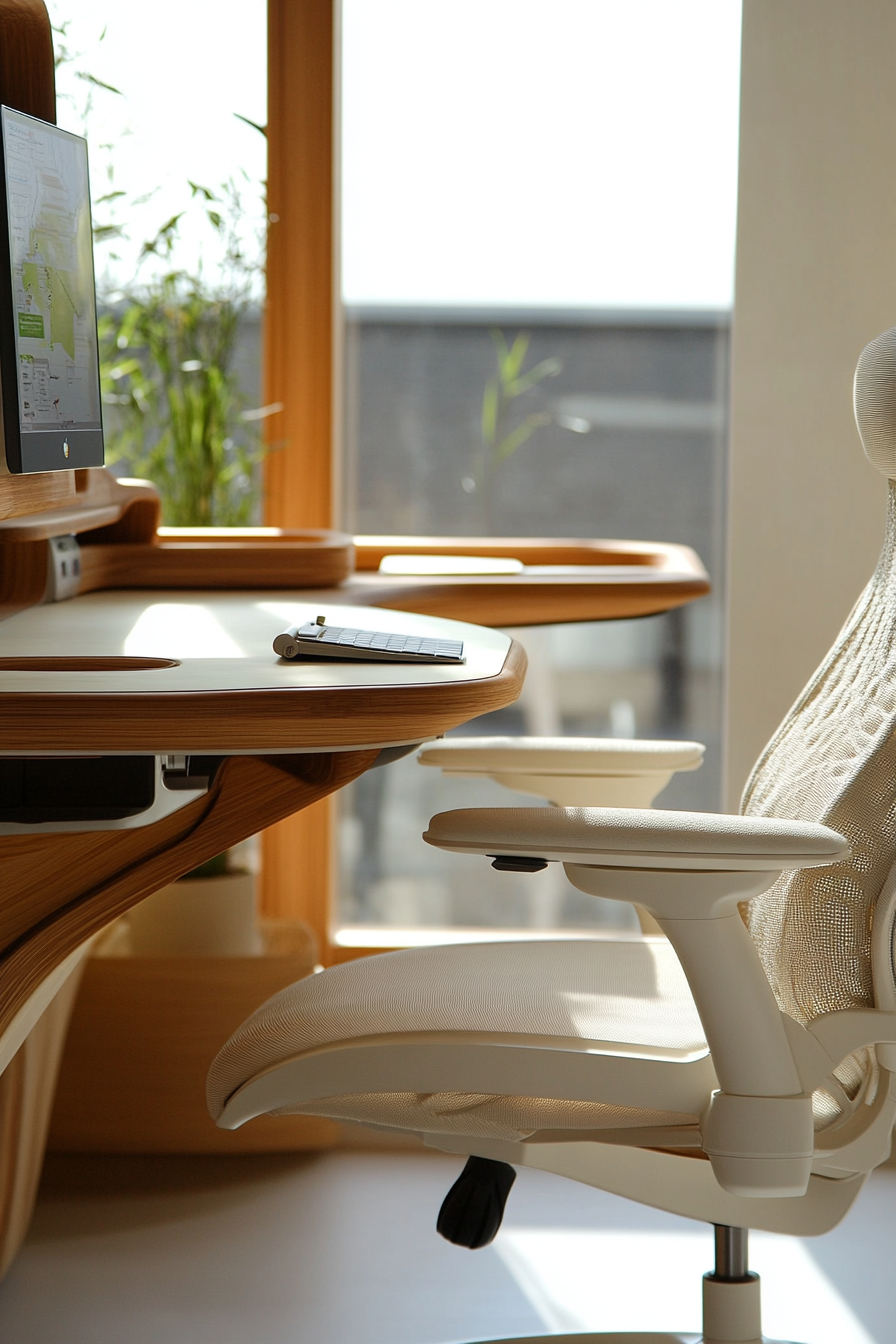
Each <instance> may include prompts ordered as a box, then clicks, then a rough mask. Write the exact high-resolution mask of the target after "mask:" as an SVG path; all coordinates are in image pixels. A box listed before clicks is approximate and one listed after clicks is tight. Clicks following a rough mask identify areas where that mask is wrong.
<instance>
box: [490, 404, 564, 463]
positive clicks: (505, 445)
mask: <svg viewBox="0 0 896 1344" xmlns="http://www.w3.org/2000/svg"><path fill="white" fill-rule="evenodd" d="M549 423H550V416H548V415H541V414H532V415H529V416H527V417H526V419H525V420H524V421H523V423H522V424H521V425H517V427H516V429H514V430H513V431H512V432H511V433H510V434H508V435H507V437H506V438H505V439H502V440H501V442H500V443H499V444H498V446H497V448H496V449H495V459H496V461H498V462H506V461H507V459H508V457H512V456H513V454H514V453H515V452H516V451H517V449H518V448H522V446H523V444H524V443H527V442H528V440H529V439H531V437H532V435H533V434H534V433H535V431H536V429H538V428H540V426H542V425H546V424H549Z"/></svg>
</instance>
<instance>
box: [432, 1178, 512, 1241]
mask: <svg viewBox="0 0 896 1344" xmlns="http://www.w3.org/2000/svg"><path fill="white" fill-rule="evenodd" d="M515 1180H516V1172H515V1171H514V1169H513V1167H511V1166H510V1165H509V1164H508V1163H507V1162H493V1161H492V1160H491V1158H488V1157H471V1158H468V1159H467V1164H466V1166H465V1167H464V1169H463V1171H462V1172H461V1174H460V1176H458V1178H457V1180H456V1181H455V1182H454V1184H453V1185H452V1187H451V1189H450V1190H449V1191H448V1193H447V1195H446V1196H445V1199H444V1201H443V1203H442V1207H441V1209H439V1216H438V1219H437V1220H436V1231H437V1232H438V1233H439V1234H440V1235H441V1236H443V1237H444V1238H445V1240H446V1241H450V1242H452V1243H453V1244H454V1245H455V1246H466V1247H467V1249H468V1250H471V1251H478V1250H479V1249H480V1248H481V1247H483V1246H488V1245H489V1243H490V1242H492V1241H494V1239H495V1237H496V1236H497V1233H498V1228H499V1227H500V1226H501V1220H502V1218H503V1217H504V1205H505V1204H506V1203H507V1196H508V1195H509V1194H510V1187H511V1186H512V1185H513V1183H514V1181H515Z"/></svg>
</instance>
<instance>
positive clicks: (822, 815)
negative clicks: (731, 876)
mask: <svg viewBox="0 0 896 1344" xmlns="http://www.w3.org/2000/svg"><path fill="white" fill-rule="evenodd" d="M894 423H896V420H894ZM894 728H896V483H892V482H891V484H890V493H889V504H888V515H887V532H886V539H885V542H884V547H883V551H882V553H881V557H880V560H879V562H878V566H877V569H876V571H875V573H874V575H873V577H872V579H871V581H870V583H869V584H868V586H867V587H866V589H865V591H864V592H863V594H862V596H861V597H860V598H859V600H858V602H857V603H856V605H855V607H854V608H853V610H852V612H851V613H850V616H849V617H848V619H847V621H846V624H845V625H844V627H843V629H842V631H841V632H840V634H839V636H838V638H837V641H836V643H835V644H834V647H833V648H832V649H831V652H830V653H829V654H828V656H827V658H826V659H825V661H824V663H822V665H821V667H820V668H819V670H818V672H817V673H816V674H815V676H814V677H813V678H812V680H811V681H810V682H809V685H808V686H807V687H806V689H805V690H804V691H803V693H802V695H801V696H800V698H799V699H798V700H797V702H796V704H795V705H794V707H793V709H792V710H791V711H790V713H789V714H788V716H787V718H786V719H785V720H784V723H783V724H782V726H781V727H780V728H779V730H778V732H777V733H776V734H775V736H774V737H773V738H772V740H771V742H770V743H769V745H768V746H767V747H766V749H765V751H764V752H763V754H762V756H761V757H760V759H759V761H758V763H757V765H756V768H755V769H754V771H753V774H752V776H751V778H750V780H749V782H748V784H747V787H746V790H745V792H744V797H743V803H742V810H743V811H744V812H746V813H748V814H749V815H751V816H779V817H793V818H795V819H797V820H804V821H819V822H822V823H823V824H824V825H826V826H830V827H832V828H833V829H834V830H837V831H839V832H840V833H841V834H842V835H844V836H845V837H846V838H847V840H848V841H849V843H850V845H851V846H852V857H851V858H849V859H847V860H845V861H844V862H841V863H838V864H834V865H832V866H831V867H829V868H807V869H802V870H800V871H798V872H791V873H785V874H782V876H781V877H780V878H778V880H777V881H776V882H775V884H774V885H773V886H772V887H771V888H769V890H768V891H765V892H763V893H762V894H761V895H760V896H755V897H753V899H752V900H751V901H749V902H747V903H746V906H745V910H744V916H745V919H746V922H747V927H748V928H749V930H750V933H751V934H752V936H753V939H754V941H755V943H756V946H757V948H758V949H759V955H760V957H761V959H762V964H763V967H764V968H765V972H766V975H767V976H768V978H769V981H770V983H771V985H772V988H773V990H774V992H775V995H776V997H777V1000H778V1003H779V1005H780V1007H781V1008H782V1009H783V1010H784V1012H786V1013H789V1014H790V1016H791V1017H794V1018H795V1019H796V1020H797V1021H798V1022H802V1023H803V1024H806V1023H808V1022H811V1021H813V1020H814V1019H815V1018H816V1017H819V1016H820V1015H821V1014H822V1013H829V1012H833V1011H835V1010H837V1009H841V1008H857V1007H873V1006H874V987H873V984H872V975H871V921H872V917H873V913H874V905H875V902H876V900H877V897H878V894H879V893H880V890H881V887H882V886H883V884H884V881H885V879H886V877H887V874H888V872H889V870H890V868H891V866H892V864H893V862H894V859H896V824H894V823H896V770H894Z"/></svg>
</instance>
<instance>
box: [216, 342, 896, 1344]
mask: <svg viewBox="0 0 896 1344" xmlns="http://www.w3.org/2000/svg"><path fill="white" fill-rule="evenodd" d="M855 404H856V419H857V422H858V426H859V432H860V434H861V437H862V440H863V443H864V446H865V451H866V453H867V454H868V457H869V458H870V459H871V461H872V462H873V463H874V465H875V466H877V467H878V468H879V469H880V470H881V471H882V473H883V474H884V475H886V476H888V477H889V478H890V481H891V484H890V503H889V521H888V526H887V535H886V540H885V543H884V548H883V552H882V554H881V559H880V561H879V564H878V567H877V570H876V571H875V574H874V576H873V577H872V579H871V581H870V583H869V584H868V586H867V588H866V589H865V591H864V593H863V594H862V596H861V597H860V599H859V601H858V602H857V604H856V606H855V608H854V609H853V611H852V613H851V614H850V616H849V618H848V619H847V622H846V625H845V626H844V628H843V630H842V632H841V634H840V636H839V637H838V639H837V641H836V643H835V645H834V647H833V649H832V650H831V652H830V654H829V655H828V657H827V658H826V660H825V662H824V663H823V664H822V666H821V668H820V669H819V671H818V672H817V673H816V675H815V676H814V678H813V679H812V681H811V682H810V683H809V685H808V686H807V688H806V690H805V691H804V692H803V694H802V695H801V696H800V698H799V700H798V701H797V703H796V704H795V706H794V707H793V709H792V710H791V711H790V713H789V714H788V716H787V718H786V719H785V721H784V723H783V725H782V726H781V728H780V729H779V730H778V732H777V733H776V735H775V736H774V737H773V739H772V741H771V742H770V744H769V745H768V747H767V748H766V749H765V751H764V753H763V755H762V757H761V758H760V760H759V762H758V764H757V766H756V768H755V770H754V772H753V775H752V777H751V779H750V780H749V782H748V784H747V788H746V792H745V795H744V802H743V812H742V815H738V816H721V815H715V814H708V813H676V812H658V811H648V810H642V809H634V810H631V809H629V810H626V809H622V808H601V807H594V808H590V807H584V808H556V807H555V808H542V809H538V808H534V809H533V808H506V809H504V808H502V809H487V810H486V809H476V810H466V811H456V812H450V813H444V814H441V815H439V816H436V817H434V818H433V820H432V821H431V823H430V828H429V831H428V832H427V833H426V837H425V838H426V839H427V840H428V841H429V842H430V843H432V844H435V845H438V846H440V847H442V848H444V849H448V850H456V851H459V852H463V853H478V854H486V855H491V856H496V862H497V864H498V865H499V866H501V867H515V868H517V869H522V870H525V869H526V868H535V867H537V866H540V865H541V864H542V863H544V862H546V861H548V862H550V861H555V862H562V863H563V865H564V868H565V871H566V874H567V876H568V878H569V879H570V881H571V882H572V883H573V885H575V886H577V887H578V888H579V889H580V890H583V891H586V892H588V893H591V894H594V895H597V896H607V897H612V898H614V899H616V900H620V899H621V900H628V901H633V902H634V901H637V902H639V903H641V904H643V905H645V906H646V907H647V908H648V909H649V910H650V911H651V913H652V914H653V915H654V916H655V917H656V918H657V920H658V921H659V923H660V925H661V927H662V929H663V931H664V933H665V934H666V935H667V938H668V941H664V940H662V939H643V940H629V941H619V942H612V941H596V940H595V941H593V942H588V941H577V942H566V943H563V942H544V943H514V944H505V945H501V944H488V945H481V946H453V947H430V948H421V949H413V950H407V951H402V952H393V953H388V954H385V955H383V956H378V957H370V958H368V959H366V960H363V961H357V962H354V963H351V964H348V965H344V966H340V967H336V968H334V969H332V970H329V971H326V972H324V973H323V974H321V975H318V976H314V977H312V978H310V979H308V980H305V981H301V982H299V983H298V984H296V985H294V986H292V987H291V988H290V989H287V990H284V991H283V992H282V993H281V994H279V995H277V996H276V997H275V998H273V999H271V1000H270V1001H269V1002H268V1003H267V1004H265V1005H263V1006H262V1007H261V1008H260V1009H259V1010H258V1011H257V1012H256V1013H255V1014H254V1015H253V1016H252V1017H251V1018H249V1019H248V1021H247V1022H246V1023H244V1024H243V1026H242V1027H241V1028H240V1029H239V1030H238V1031H237V1032H236V1033H235V1034H234V1035H233V1036H232V1037H231V1039H230V1041H229V1042H228V1043H227V1044H226V1045H225V1046H224V1048H223V1049H222V1051H221V1052H220V1054H219V1055H218V1057H217V1059H216V1060H215V1061H214V1063H213V1065H212V1068H211V1071H210V1074H209V1082H208V1097H209V1105H210V1109H211V1112H212V1114H213V1116H214V1117H215V1119H216V1120H217V1121H218V1123H219V1124H220V1125H222V1126H224V1127H228V1128H232V1127H236V1126H238V1125H240V1124H242V1123H243V1122H244V1121H245V1120H248V1119H251V1118H252V1117H253V1116H255V1115H258V1114H261V1113H263V1112H268V1111H272V1112H276V1113H292V1112H301V1113H309V1114H318V1115H320V1114H323V1115H330V1116H334V1117H337V1118H345V1119H350V1120H356V1121H361V1122H362V1123H368V1124H376V1125H380V1126H387V1127H390V1128H394V1129H398V1130H404V1131H408V1132H413V1133H417V1134H420V1135H422V1136H423V1137H424V1139H425V1140H426V1142H428V1143H430V1144H432V1145H433V1146H434V1147H437V1148H441V1149H443V1150H447V1151H453V1152H458V1153H461V1154H466V1155H469V1156H471V1158H472V1159H475V1160H474V1161H473V1162H472V1166H471V1163H468V1166H467V1169H466V1171H465V1174H464V1176H462V1177H461V1180H460V1181H459V1182H458V1184H457V1186H456V1187H455V1189H454V1191H453V1192H451V1193H450V1194H449V1197H448V1199H447V1200H446V1204H445V1205H443V1214H442V1218H443V1221H444V1223H445V1225H446V1230H447V1231H448V1233H449V1235H453V1236H454V1237H455V1239H457V1240H461V1241H464V1242H465V1243H466V1244H469V1245H474V1244H477V1241H478V1242H483V1241H487V1240H488V1235H489V1232H490V1231H492V1230H493V1229H494V1227H495V1226H496V1225H497V1222H499V1221H500V1210H501V1205H502V1201H503V1198H504V1197H505V1196H506V1191H507V1189H508V1188H509V1185H510V1182H511V1180H512V1174H513V1173H512V1171H508V1168H507V1166H505V1165H504V1164H515V1165H522V1166H534V1167H538V1168H541V1169H543V1170H548V1171H552V1172H556V1173H559V1174H562V1175H565V1176H569V1177H571V1178H572V1179H575V1180H578V1181H582V1182H584V1183H586V1184H591V1185H594V1186H597V1187H599V1188H603V1189H606V1190H610V1191H613V1192H615V1193H617V1194H622V1195H627V1196H629V1197H631V1198H633V1199H636V1200H639V1201H641V1202H643V1203H646V1204H650V1205H654V1206H656V1207H658V1208H662V1209H667V1210H670V1211H671V1212H675V1213H679V1214H683V1215H685V1216H688V1217H691V1218H697V1219H702V1220H705V1221H707V1222H710V1223H713V1224H714V1225H715V1226H716V1252H717V1254H716V1268H715V1272H714V1273H712V1274H710V1275H708V1276H707V1277H706V1278H705V1279H704V1336H703V1337H704V1339H705V1340H714V1341H725V1342H731V1341H741V1342H743V1341H755V1340H757V1339H758V1338H759V1336H760V1320H759V1283H758V1279H757V1278H756V1277H755V1276H751V1275H750V1274H749V1272H748V1269H747V1262H746V1229H748V1228H750V1227H753V1228H760V1229H767V1230H770V1231H776V1232H790V1233H794V1234H797V1235H808V1234H815V1233H819V1232H823V1231H826V1230H828V1229H829V1228H831V1227H833V1226H835V1225H836V1224H837V1223H838V1222H839V1221H840V1219H841V1218H842V1217H843V1215H844V1214H845V1213H846V1211H847V1209H848V1208H849V1207H850V1205H851V1204H852V1202H853V1200H854V1199H855V1197H856V1195H857V1194H858V1191H859V1190H860V1188H861V1186H862V1184H863V1182H864V1180H865V1178H866V1176H867V1174H868V1172H869V1171H870V1170H872V1168H873V1167H875V1166H876V1165H877V1164H878V1163H879V1162H881V1161H882V1160H883V1159H884V1158H885V1157H886V1155H887V1153H888V1152H889V1146H890V1135H891V1131H892V1128H893V1123H894V1118H896V971H894V955H893V954H894V930H896V862H894V860H896V827H894V824H893V822H894V815H896V769H894V753H893V745H892V743H893V734H894V729H896V329H894V330H893V331H890V332H887V333H885V334H884V335H883V336H881V337H879V338H878V339H877V340H875V341H873V342H872V343H871V344H870V345H869V346H868V347H867V348H866V349H865V350H864V351H863V353H862V356H861V358H860V360H859V365H858V369H857V372H856V396H855ZM477 1223H478V1225H479V1232H480V1235H479V1236H478V1237H477V1232H476V1227H475V1226H474V1224H477ZM580 1338H585V1337H580ZM587 1338H594V1339H596V1340H597V1339H602V1340H604V1344H609V1341H610V1340H611V1339H613V1338H618V1339H619V1340H620V1341H622V1340H628V1341H629V1344H634V1341H636V1340H639V1339H640V1340H644V1341H647V1340H648V1339H649V1340H652V1341H653V1342H654V1344H657V1341H658V1339H659V1337H658V1336H656V1335H651V1336H637V1335H624V1336H618V1337H616V1336H608V1335H595V1336H588V1337H587ZM663 1338H665V1339H667V1340H668V1341H669V1344H671V1341H673V1340H677V1339H682V1338H684V1337H682V1336H677V1335H669V1336H664V1337H663Z"/></svg>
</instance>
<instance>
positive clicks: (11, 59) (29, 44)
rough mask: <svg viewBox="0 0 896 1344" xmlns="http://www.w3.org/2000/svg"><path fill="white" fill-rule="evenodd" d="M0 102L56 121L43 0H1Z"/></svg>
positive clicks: (49, 38) (50, 42)
mask: <svg viewBox="0 0 896 1344" xmlns="http://www.w3.org/2000/svg"><path fill="white" fill-rule="evenodd" d="M0 103H5V104H6V106H7V107H15V108H18V110H19V111H20V112H27V113H28V114H29V116H32V117H40V118H41V120H42V121H51V122H55V121H56V67H55V64H54V60H53V34H52V32H51V30H50V16H49V15H48V13H47V7H46V5H45V4H44V3H43V0H0Z"/></svg>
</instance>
